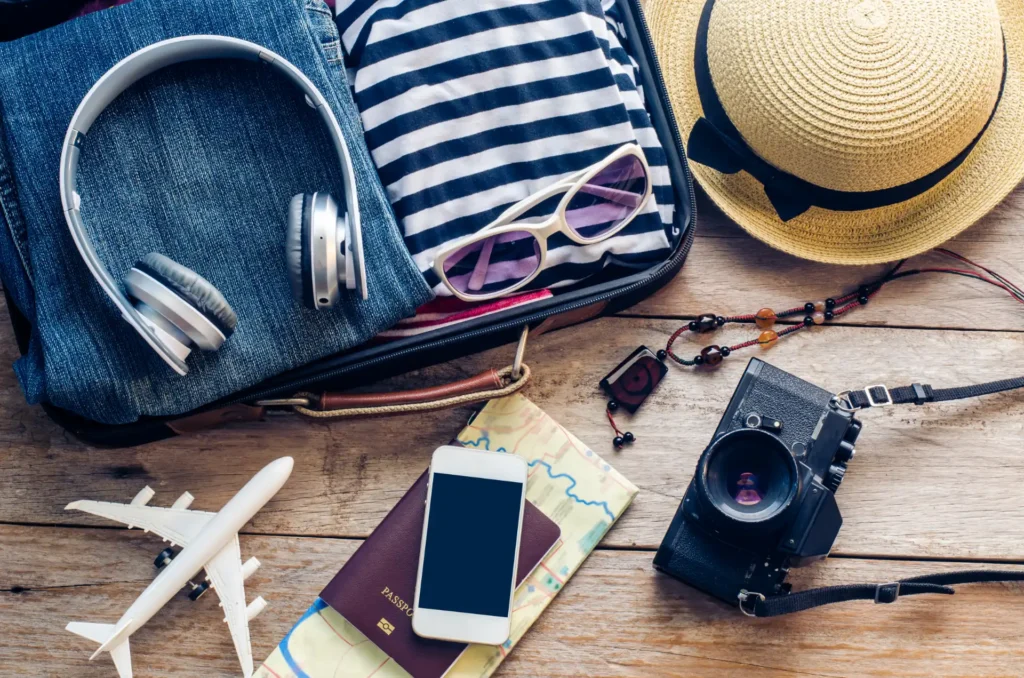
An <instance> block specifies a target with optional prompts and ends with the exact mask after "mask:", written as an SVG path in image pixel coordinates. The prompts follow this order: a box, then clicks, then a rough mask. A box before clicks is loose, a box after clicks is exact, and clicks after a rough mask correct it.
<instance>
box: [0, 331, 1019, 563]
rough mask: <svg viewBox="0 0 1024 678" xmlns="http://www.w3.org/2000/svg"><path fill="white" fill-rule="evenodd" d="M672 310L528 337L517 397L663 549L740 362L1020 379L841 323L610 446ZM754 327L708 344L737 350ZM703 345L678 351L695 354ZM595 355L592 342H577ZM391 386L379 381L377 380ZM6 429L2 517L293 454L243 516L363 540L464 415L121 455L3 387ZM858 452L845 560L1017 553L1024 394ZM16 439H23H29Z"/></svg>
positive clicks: (884, 428) (633, 538) (245, 434)
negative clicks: (292, 464) (619, 485)
mask: <svg viewBox="0 0 1024 678" xmlns="http://www.w3.org/2000/svg"><path fill="white" fill-rule="evenodd" d="M674 326H675V325H674V323H672V322H671V321H664V320H646V319H623V318H609V319H602V320H599V321H596V322H592V323H587V324H586V325H583V326H580V327H577V328H574V329H571V330H567V331H562V332H555V333H553V334H550V335H546V336H542V337H539V338H537V339H535V340H533V341H531V343H530V346H529V350H528V355H527V362H529V363H530V365H531V366H532V368H533V370H534V374H535V377H534V380H533V383H532V384H531V385H530V386H529V387H528V389H527V391H526V394H527V395H528V396H529V397H530V398H531V399H533V400H534V401H535V402H537V404H539V405H540V406H541V407H543V408H544V409H546V410H547V411H548V412H549V413H550V414H551V415H552V416H553V417H555V419H556V420H558V421H559V422H560V423H562V424H563V425H564V426H566V427H567V428H568V429H569V430H571V431H573V432H575V433H576V434H577V435H578V436H579V437H580V438H582V439H583V440H584V441H586V442H587V443H588V444H589V445H591V446H592V447H593V448H594V449H595V450H597V451H598V452H599V453H600V454H602V455H605V456H606V457H607V458H608V459H609V460H611V461H612V463H613V464H614V465H615V466H616V468H618V469H619V470H620V471H621V472H622V473H623V474H624V475H625V476H626V477H628V478H629V479H630V480H632V481H633V482H634V483H636V484H637V485H638V486H639V487H640V488H641V492H640V495H639V496H638V497H637V499H636V501H635V502H634V505H633V507H632V508H631V509H630V510H629V512H628V513H627V514H626V516H625V517H624V518H623V520H622V521H621V522H620V524H619V525H618V526H617V527H616V528H615V529H614V530H613V531H612V533H611V534H610V535H609V537H608V538H607V539H606V542H605V543H606V544H608V545H613V546H642V547H645V548H653V547H656V546H657V544H658V543H660V541H661V538H662V536H663V534H664V531H665V529H666V527H667V525H668V523H669V521H670V520H671V518H672V515H673V512H674V511H675V508H676V505H677V504H678V502H679V499H680V498H681V496H682V494H683V491H684V489H685V487H686V484H687V483H688V482H689V480H690V478H691V477H692V475H693V469H694V465H695V463H696V459H697V457H698V456H699V454H700V452H701V450H702V449H703V447H704V446H705V445H706V443H707V441H708V440H709V439H710V437H711V434H712V432H713V431H714V429H715V427H716V426H717V424H718V420H719V418H720V417H721V414H722V411H723V409H724V408H725V405H726V404H727V402H728V399H729V396H730V395H731V393H732V391H733V389H734V388H735V385H736V383H737V381H738V379H739V376H740V374H741V372H742V371H743V369H744V367H745V364H746V358H747V356H748V355H753V356H761V357H764V358H766V359H768V360H770V361H771V362H772V363H773V364H775V365H777V366H779V367H781V368H783V369H787V370H790V371H793V372H794V373H796V374H798V375H801V376H803V377H805V378H807V379H810V380H812V381H814V382H816V383H818V384H819V385H821V386H822V387H824V388H828V389H831V390H834V391H838V390H842V389H844V388H850V387H859V386H864V385H867V384H875V383H879V382H882V381H884V382H886V383H888V384H890V385H901V384H909V383H912V382H913V381H922V382H925V383H932V384H934V385H935V386H937V387H938V386H951V385H960V384H969V383H974V382H979V381H986V380H992V379H999V378H1004V377H1006V376H1009V375H1012V374H1024V350H1022V349H1024V334H1020V333H1002V332H953V331H944V332H938V331H929V330H913V331H911V330H894V329H884V328H883V329H875V328H848V327H836V328H828V329H818V330H811V331H807V332H804V333H800V334H797V335H796V336H794V337H791V338H787V339H785V340H783V341H782V342H780V344H779V345H778V346H777V347H775V348H773V349H771V350H770V351H767V352H765V351H759V350H755V351H753V352H749V353H747V354H744V355H742V356H740V355H737V356H735V357H733V358H730V359H729V360H727V361H726V362H725V364H724V365H723V366H722V368H721V369H720V370H718V371H716V372H705V371H693V370H689V369H682V368H680V369H677V368H675V367H674V366H673V367H672V371H671V373H670V375H669V377H668V378H667V379H666V380H665V382H664V383H663V384H662V386H661V387H660V388H659V389H658V391H657V392H656V393H655V395H654V396H653V397H652V398H651V399H650V400H649V401H648V403H647V404H645V405H644V407H643V408H641V410H640V411H639V412H638V414H637V415H636V416H635V417H634V418H632V419H631V418H630V417H629V416H628V415H622V416H621V417H620V423H621V424H622V425H623V426H624V427H625V428H627V429H629V430H632V431H633V432H634V433H635V434H636V435H637V437H638V441H637V442H636V443H635V444H634V445H633V446H632V447H629V448H627V449H625V450H623V451H621V452H618V453H617V452H615V451H613V450H612V449H611V444H610V439H611V435H612V434H611V429H610V428H609V427H608V424H607V421H606V420H605V418H604V409H603V404H602V403H603V400H602V397H601V394H600V392H599V391H598V389H597V383H598V381H599V380H600V378H601V377H602V376H603V375H604V374H605V373H606V372H607V371H608V370H609V369H610V368H611V367H614V365H615V363H617V362H618V361H619V359H620V358H622V357H624V356H626V355H628V353H629V352H630V351H632V350H633V348H635V347H636V346H637V345H639V344H641V343H646V344H648V345H650V346H656V345H657V344H658V343H659V342H661V341H663V340H664V338H665V337H666V335H667V334H668V333H669V332H670V331H671V330H672V329H673V328H674ZM749 335H750V330H747V329H733V330H728V331H726V332H724V333H723V334H722V335H720V336H719V337H716V339H722V340H726V341H729V342H736V341H739V340H741V339H744V338H747V337H749ZM701 345H702V343H694V344H686V343H684V344H682V345H681V346H680V348H679V350H680V351H681V352H682V351H686V350H688V351H690V352H693V353H695V352H697V351H698V350H699V348H700V346H701ZM587 347H590V348H593V349H594V350H592V351H588V350H581V349H586V348H587ZM509 357H510V356H509V355H508V350H507V349H499V350H495V351H491V352H488V353H485V354H483V355H480V356H474V357H472V358H469V359H466V360H462V361H460V362H459V363H458V364H454V365H453V364H449V365H444V366H438V367H435V368H431V369H428V370H423V371H421V372H418V373H415V374H411V375H408V376H406V377H403V378H400V379H396V380H392V382H391V383H390V385H391V386H394V387H399V386H406V387H408V386H414V385H424V384H428V383H440V382H442V381H445V380H450V379H453V378H455V377H456V376H459V375H463V376H465V375H470V374H475V373H476V372H478V371H480V370H481V369H483V368H484V367H486V366H488V365H495V366H500V365H503V364H505V363H506V362H507V361H508V360H509ZM387 385H388V384H385V386H387ZM2 392H4V393H7V394H9V398H8V400H7V402H5V403H4V404H3V407H4V408H5V411H7V412H9V413H11V415H10V418H8V419H7V420H5V421H2V422H0V521H3V522H14V523H45V524H63V525H99V524H102V522H101V521H99V520H98V519H93V518H91V517H88V516H81V515H79V514H75V513H65V512H64V511H63V507H64V506H65V505H66V504H67V503H68V502H70V501H73V500H75V499H79V498H82V497H83V496H87V497H89V498H93V499H103V500H113V501H127V500H129V499H130V498H131V497H132V496H134V494H135V493H136V492H137V491H138V490H139V489H140V488H141V487H142V486H143V485H145V484H150V485H151V486H152V487H153V488H154V489H155V490H156V491H157V494H158V496H157V498H156V499H155V500H154V504H157V505H159V504H169V503H170V502H172V501H173V500H174V498H175V497H177V496H178V494H180V493H181V492H184V491H185V490H188V491H190V492H192V494H194V495H195V497H196V501H195V504H194V505H195V507H196V508H201V509H216V508H218V507H220V506H221V505H222V504H223V503H224V502H225V501H226V500H227V499H228V498H229V497H230V496H231V495H232V494H233V493H234V492H235V491H236V490H237V489H238V488H239V487H241V486H242V485H243V484H244V482H245V481H246V480H247V479H248V477H249V476H250V475H251V474H253V473H255V472H256V471H257V470H258V469H259V468H260V467H261V466H262V465H263V464H265V463H267V462H268V461H270V460H271V459H273V458H275V457H277V456H280V455H282V454H285V453H289V454H294V455H295V456H296V459H297V464H296V469H295V472H294V473H293V475H292V478H291V480H290V481H289V483H288V485H287V486H286V487H285V489H284V490H283V491H282V492H281V493H280V494H279V495H278V497H277V499H275V500H274V501H273V502H272V503H271V504H270V505H269V506H268V507H267V508H266V509H265V510H264V511H262V512H261V513H260V514H259V515H258V516H257V517H256V519H255V521H254V522H253V524H252V527H251V531H253V532H257V533H266V534H303V535H320V536H347V537H365V536H366V535H367V534H369V532H370V531H371V530H372V529H373V528H374V527H375V526H376V525H377V523H379V522H380V520H381V519H382V518H383V517H384V514H385V513H386V512H387V511H388V510H389V509H390V508H391V506H393V505H394V504H395V502H397V501H398V498H399V497H400V496H401V494H402V493H403V492H404V491H405V489H406V488H408V487H409V486H410V485H412V483H413V481H414V480H415V479H416V477H417V476H418V475H419V474H420V473H421V472H422V470H423V469H424V468H426V466H427V464H428V459H429V455H430V453H431V452H432V451H433V449H434V448H435V447H436V446H437V445H438V444H440V443H441V442H444V441H446V440H448V439H450V438H451V436H453V435H455V434H456V433H457V432H458V431H459V430H460V428H461V427H462V425H463V424H464V422H465V420H466V417H467V411H466V410H456V411H449V412H442V413H434V414H429V415H423V416H411V417H403V418H398V419H391V420H374V421H359V422H352V421H345V422H336V423H331V424H326V425H325V424H319V423H311V422H309V421H305V420H301V419H298V418H281V419H275V420H274V422H273V423H271V424H262V425H260V424H256V425H240V426H234V427H229V428H226V429H222V430H219V431H214V432H210V433H206V434H202V435H197V436H193V437H189V438H182V439H173V440H169V441H166V442H162V443H157V444H153V445H148V446H145V447H141V448H135V449H130V450H116V451H112V450H103V451H97V450H93V449H90V448H88V447H86V446H85V445H82V444H81V443H78V442H76V441H75V440H73V439H72V438H70V437H68V436H66V435H65V434H63V433H62V432H61V431H60V430H59V429H58V428H57V427H56V426H54V425H53V424H50V423H47V422H46V421H45V420H44V419H43V417H42V415H41V414H40V413H39V412H38V410H36V409H32V408H28V407H27V406H25V405H24V404H23V403H21V402H19V400H18V399H17V398H18V396H17V395H16V394H15V393H13V392H12V391H11V390H10V389H7V390H4V391H2ZM863 420H864V422H865V429H864V433H863V435H862V436H861V439H860V442H859V444H858V455H857V457H856V458H855V460H854V462H853V464H852V465H851V467H850V471H849V473H847V476H846V478H847V479H846V481H845V482H844V484H843V487H842V488H841V490H840V493H839V503H840V508H841V509H842V511H843V515H844V518H845V520H846V522H845V525H844V528H843V531H842V533H841V534H840V538H839V543H838V544H837V551H838V552H839V553H842V554H847V555H880V554H881V555H891V556H914V557H922V556H927V557H947V556H949V557H953V556H955V557H959V558H983V559H990V560H998V559H1016V560H1024V533H1022V531H1021V529H1020V525H1021V524H1024V503H1021V502H1020V501H1019V497H1020V488H1021V487H1024V455H1022V454H1020V452H1021V451H1022V448H1024V443H1022V440H1024V400H1022V399H1021V397H1020V395H1019V394H1006V395H999V396H992V397H989V398H986V399H979V400H975V401H963V402H954V403H944V404H932V405H928V406H925V407H914V406H909V405H908V406H901V407H893V408H888V409H883V410H876V411H870V412H867V413H865V414H864V415H863ZM26 431H31V434H30V435H26Z"/></svg>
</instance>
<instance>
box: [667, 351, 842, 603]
mask: <svg viewBox="0 0 1024 678" xmlns="http://www.w3.org/2000/svg"><path fill="white" fill-rule="evenodd" d="M860 430H861V423H860V422H859V421H858V420H857V419H856V418H854V416H853V412H852V410H851V408H849V406H848V405H847V404H846V403H845V402H844V401H843V400H842V399H839V398H836V397H834V396H833V394H831V393H829V392H828V391H825V390H823V389H820V388H818V387H817V386H814V385H813V384H810V383H808V382H806V381H804V380H802V379H800V378H798V377H795V376H793V375H792V374H789V373H788V372H785V371H783V370H780V369H778V368H775V367H772V366H771V365H769V364H768V363H765V362H763V361H761V360H757V359H756V358H755V359H753V360H751V361H750V363H749V364H748V365H747V369H746V371H745V372H744V373H743V377H742V378H741V379H740V383H739V385H738V386H737V387H736V391H735V393H733V396H732V399H731V400H730V401H729V407H728V409H726V411H725V414H724V416H723V417H722V421H721V422H720V423H719V424H718V429H717V430H716V431H715V434H714V437H713V438H712V439H711V443H710V444H709V445H708V447H707V449H705V450H704V452H703V454H702V455H701V457H700V461H698V463H697V471H696V473H695V474H694V478H693V480H692V481H691V482H690V486H689V487H688V488H687V490H686V494H685V495H684V496H683V500H682V502H681V503H680V504H679V508H678V510H677V511H676V515H675V517H674V518H673V520H672V524H671V526H670V527H669V529H668V534H666V535H665V538H664V540H663V541H662V543H661V546H660V548H659V549H658V553H657V555H656V556H655V558H654V566H655V568H657V569H658V570H660V571H662V572H665V573H666V574H669V575H671V576H673V577H675V578H676V579H679V580H681V581H683V582H685V583H687V584H689V585H691V586H694V587H696V588H698V589H700V590H702V591H704V592H706V593H709V594H711V595H712V596H714V597H716V598H719V599H721V600H723V601H726V602H727V603H730V604H732V605H738V604H739V603H740V602H741V600H743V599H745V597H746V596H747V595H756V594H762V595H764V596H771V595H778V594H783V593H788V592H789V585H788V584H786V582H785V579H786V575H787V574H788V572H789V568H790V567H799V566H803V565H807V564H809V563H811V562H814V561H816V560H820V559H822V558H824V557H826V556H827V555H828V553H829V551H830V550H831V548H832V545H833V544H834V543H835V540H836V537H837V536H838V535H839V528H840V527H841V526H842V524H843V519H842V516H841V515H840V514H839V507H838V505H837V504H836V498H835V492H836V490H838V489H839V485H840V484H841V483H842V481H843V476H844V474H845V473H846V466H847V463H848V462H849V461H850V460H851V459H852V458H853V455H854V451H855V450H854V444H855V443H856V441H857V437H858V435H860Z"/></svg>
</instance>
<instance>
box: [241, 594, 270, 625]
mask: <svg viewBox="0 0 1024 678" xmlns="http://www.w3.org/2000/svg"><path fill="white" fill-rule="evenodd" d="M265 609H267V601H265V600H263V596H256V598H255V599H254V600H253V601H252V602H251V603H249V605H248V606H247V607H246V608H245V616H246V618H247V619H248V620H249V621H252V620H253V619H255V618H256V617H258V616H259V614H260V612H263V610H265Z"/></svg>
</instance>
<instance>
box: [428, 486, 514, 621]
mask: <svg viewBox="0 0 1024 678" xmlns="http://www.w3.org/2000/svg"><path fill="white" fill-rule="evenodd" d="M522 494H523V485H522V483H517V482H510V481H507V480H494V479H492V478H471V477H467V476H458V475H451V474H448V473H435V474H434V475H433V480H432V481H431V490H430V511H429V514H430V515H429V518H428V523H427V536H426V546H425V548H424V553H423V574H422V575H421V578H420V590H419V606H420V607H421V608H428V609H433V610H445V611H449V612H462V613H468V614H484V615H490V616H493V617H507V616H509V603H510V598H511V596H510V595H509V594H510V592H511V588H512V583H513V582H512V576H513V572H512V568H513V567H514V566H515V559H516V542H517V541H518V531H519V513H520V511H521V510H522V507H523V503H522Z"/></svg>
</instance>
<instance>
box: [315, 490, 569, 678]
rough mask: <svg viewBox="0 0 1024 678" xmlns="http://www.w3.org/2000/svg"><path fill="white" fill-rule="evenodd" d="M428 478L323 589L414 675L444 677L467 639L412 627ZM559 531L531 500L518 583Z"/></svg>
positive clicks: (525, 513)
mask: <svg viewBox="0 0 1024 678" xmlns="http://www.w3.org/2000/svg"><path fill="white" fill-rule="evenodd" d="M427 475H428V472H424V473H423V475H421V476H420V478H419V480H417V481H416V483H415V484H414V485H413V486H412V488H410V489H409V491H408V492H406V493H405V496H404V497H402V499H401V500H399V502H398V504H396V505H395V507H394V508H393V509H391V512H390V513H388V515H387V516H386V517H385V518H384V520H383V521H381V524H380V525H378V526H377V529H375V530H374V531H373V533H372V534H371V535H370V536H369V537H368V538H367V539H366V541H365V542H363V545H362V546H360V547H359V549H358V550H356V552H355V553H353V554H352V557H351V558H349V559H348V562H347V563H345V566H344V567H342V568H341V570H340V571H339V572H338V574H337V575H335V577H334V579H332V580H331V583H330V584H328V585H327V588H325V589H324V590H323V592H321V593H320V598H322V599H323V601H324V602H326V603H327V604H328V605H330V606H331V607H333V608H334V609H335V610H336V611H337V612H338V613H339V614H341V616H343V617H344V618H345V619H347V620H348V621H349V622H351V623H352V624H353V625H355V627H356V628H358V629H359V630H360V631H362V632H363V633H364V634H365V635H366V637H367V638H369V639H370V640H372V641H373V642H374V643H375V644H376V645H377V647H379V648H380V649H382V650H383V651H384V652H387V653H388V655H390V656H391V658H392V659H394V660H395V661H396V662H398V664H399V666H401V667H402V668H403V669H405V670H406V671H408V672H409V673H411V674H412V675H413V676H414V678H440V676H443V675H444V674H445V672H446V671H447V670H448V669H449V668H450V667H451V665H452V664H453V663H455V660H456V659H458V658H459V655H460V654H462V651H463V650H465V649H466V644H465V643H450V642H446V641H441V640H428V639H426V638H420V637H419V636H417V635H416V634H415V633H413V631H412V605H413V600H414V598H415V592H416V571H417V569H418V566H419V559H420V540H421V539H422V537H423V519H424V516H425V514H426V507H425V504H426V501H427ZM561 534H562V530H561V528H560V527H558V525H556V524H555V523H554V522H553V521H552V520H551V519H550V518H548V517H547V516H546V515H544V514H543V513H541V511H540V509H538V508H537V507H536V506H534V505H533V504H531V503H530V502H529V501H527V502H526V506H525V509H524V511H523V532H522V537H521V538H520V540H519V567H518V570H517V571H516V586H518V585H519V584H521V583H523V580H524V579H526V577H527V576H529V574H530V573H531V572H533V570H534V569H535V568H536V567H537V565H538V563H540V561H541V560H542V559H543V558H544V556H545V555H547V553H548V551H550V550H551V548H552V547H553V546H554V545H555V543H556V542H557V541H558V539H559V537H561Z"/></svg>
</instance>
